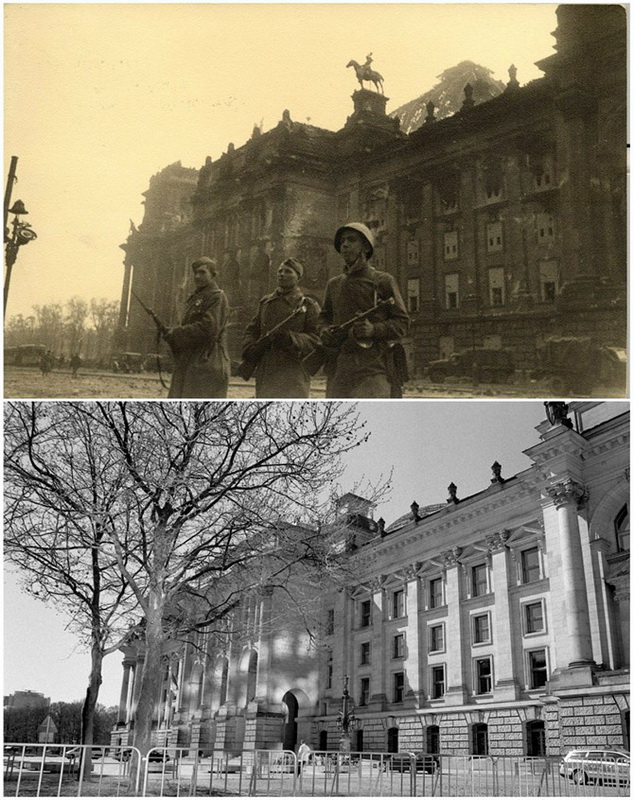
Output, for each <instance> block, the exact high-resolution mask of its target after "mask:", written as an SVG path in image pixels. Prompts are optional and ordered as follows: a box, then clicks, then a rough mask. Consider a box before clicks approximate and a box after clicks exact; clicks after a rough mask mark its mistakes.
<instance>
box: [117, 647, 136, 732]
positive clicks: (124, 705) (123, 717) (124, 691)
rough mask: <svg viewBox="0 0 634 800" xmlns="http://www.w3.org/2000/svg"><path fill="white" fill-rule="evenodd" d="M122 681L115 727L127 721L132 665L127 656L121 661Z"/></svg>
mask: <svg viewBox="0 0 634 800" xmlns="http://www.w3.org/2000/svg"><path fill="white" fill-rule="evenodd" d="M122 663H123V680H122V681H121V695H120V697H119V713H118V715H117V725H125V724H126V722H127V719H128V694H129V692H130V671H131V669H132V667H133V665H134V662H133V661H131V660H130V659H129V658H128V657H127V656H126V658H124V659H123V662H122Z"/></svg>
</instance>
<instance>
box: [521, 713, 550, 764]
mask: <svg viewBox="0 0 634 800" xmlns="http://www.w3.org/2000/svg"><path fill="white" fill-rule="evenodd" d="M526 755H527V756H545V755H546V730H545V725H544V723H543V721H542V720H541V719H533V720H531V721H530V722H527V723H526Z"/></svg>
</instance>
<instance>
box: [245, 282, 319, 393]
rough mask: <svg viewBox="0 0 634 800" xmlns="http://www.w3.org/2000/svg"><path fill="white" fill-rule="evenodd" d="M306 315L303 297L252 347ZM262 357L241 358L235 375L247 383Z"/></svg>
mask: <svg viewBox="0 0 634 800" xmlns="http://www.w3.org/2000/svg"><path fill="white" fill-rule="evenodd" d="M305 313H306V298H305V297H303V298H302V301H301V303H300V304H299V305H298V306H297V308H296V309H295V310H294V311H293V312H292V313H291V314H289V315H288V316H287V317H284V319H283V320H282V321H281V322H278V323H277V325H274V326H273V327H272V328H271V330H270V331H267V332H266V333H265V334H263V335H262V336H260V338H259V339H257V340H256V341H255V342H253V345H252V347H254V348H255V347H259V346H261V345H264V344H266V343H267V342H268V340H269V339H270V338H271V336H273V334H274V333H277V331H279V330H280V328H282V327H284V325H286V323H287V322H290V321H291V320H292V319H293V318H294V317H296V316H297V315H298V314H305ZM261 353H262V354H263V353H264V348H261ZM261 358H262V355H254V356H246V357H245V356H243V357H242V361H241V362H240V363H239V364H238V367H237V368H236V374H237V375H239V376H240V377H241V378H244V380H245V381H248V380H249V378H250V377H251V376H252V375H253V373H254V372H255V368H256V367H257V365H258V363H259V361H260V359H261Z"/></svg>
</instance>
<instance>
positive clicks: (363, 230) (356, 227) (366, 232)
mask: <svg viewBox="0 0 634 800" xmlns="http://www.w3.org/2000/svg"><path fill="white" fill-rule="evenodd" d="M345 230H351V231H356V232H357V233H360V234H361V236H363V238H364V239H365V240H366V242H367V243H368V244H369V245H370V252H369V253H368V258H371V257H372V253H374V236H373V235H372V231H371V230H370V229H369V228H368V226H367V225H364V224H363V223H362V222H346V224H345V225H342V226H341V227H340V228H337V232H336V233H335V250H336V251H337V252H338V253H340V252H341V237H342V236H343V232H344V231H345Z"/></svg>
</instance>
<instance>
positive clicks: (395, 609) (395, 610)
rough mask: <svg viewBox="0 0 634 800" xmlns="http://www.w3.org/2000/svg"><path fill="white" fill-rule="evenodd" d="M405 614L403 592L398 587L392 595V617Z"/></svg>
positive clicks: (395, 617)
mask: <svg viewBox="0 0 634 800" xmlns="http://www.w3.org/2000/svg"><path fill="white" fill-rule="evenodd" d="M404 616H405V592H404V591H403V589H398V590H397V591H396V592H394V593H393V595H392V619H398V618H399V617H404Z"/></svg>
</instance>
